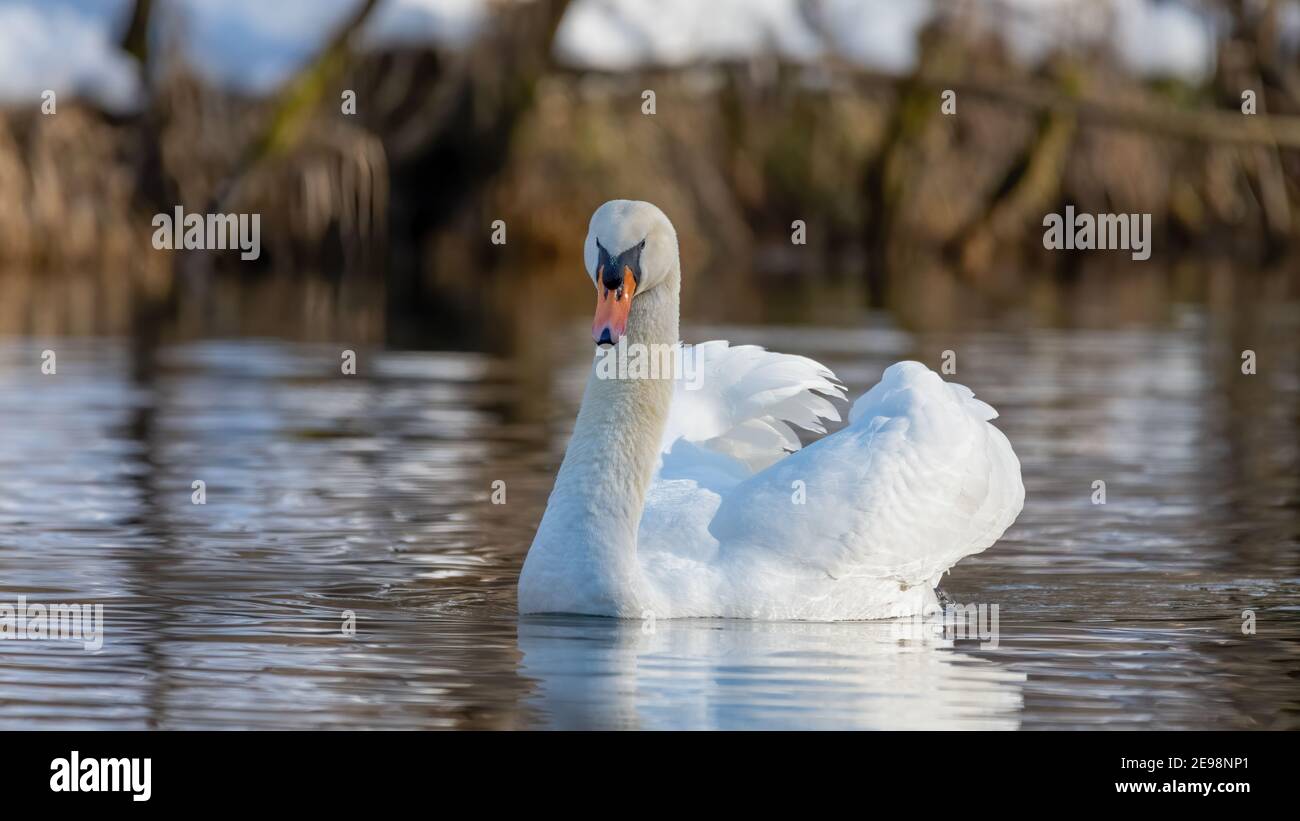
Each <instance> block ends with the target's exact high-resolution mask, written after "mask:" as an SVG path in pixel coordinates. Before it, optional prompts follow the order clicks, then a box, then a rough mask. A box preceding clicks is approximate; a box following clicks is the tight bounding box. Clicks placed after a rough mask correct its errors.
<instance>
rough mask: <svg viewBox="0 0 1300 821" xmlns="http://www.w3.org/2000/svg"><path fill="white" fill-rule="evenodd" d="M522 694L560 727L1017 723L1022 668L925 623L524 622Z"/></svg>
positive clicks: (988, 725) (857, 726)
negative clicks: (528, 683)
mask: <svg viewBox="0 0 1300 821" xmlns="http://www.w3.org/2000/svg"><path fill="white" fill-rule="evenodd" d="M519 650H520V652H521V654H522V660H521V662H520V672H521V673H522V675H524V676H525V677H527V678H530V679H533V680H534V681H535V682H536V685H535V689H534V691H533V693H532V694H531V696H530V697H529V699H528V704H529V706H530V707H531V708H533V709H535V710H536V711H537V712H538V713H539V716H538V718H539V720H540V722H541V723H542V725H543V726H546V727H550V728H554V729H574V730H578V729H656V730H673V729H720V730H740V729H882V730H902V729H1005V730H1013V729H1016V728H1017V727H1018V726H1019V724H1020V718H1019V716H1020V713H1021V710H1022V707H1023V699H1022V688H1023V686H1024V683H1025V678H1026V677H1025V675H1024V674H1023V673H1019V672H1015V671H1012V670H1008V669H1006V668H1005V667H1002V666H1000V665H998V664H996V663H994V662H991V661H988V660H987V659H984V658H978V657H976V656H974V655H971V654H970V653H966V652H962V651H960V650H958V649H957V648H956V647H955V644H954V642H953V641H952V640H951V639H948V638H945V637H944V636H943V634H942V632H941V631H940V630H938V628H937V627H936V626H935V625H933V624H931V625H925V626H924V627H923V628H922V629H919V630H918V629H916V627H915V626H914V625H912V624H910V623H908V624H900V623H896V622H836V623H814V622H749V621H738V620H712V619H681V620H662V619H661V620H659V621H657V622H654V623H653V624H652V623H650V622H638V621H625V620H617V619H603V618H591V617H581V616H530V617H525V618H522V619H520V621H519Z"/></svg>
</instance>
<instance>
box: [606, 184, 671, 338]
mask: <svg viewBox="0 0 1300 821" xmlns="http://www.w3.org/2000/svg"><path fill="white" fill-rule="evenodd" d="M583 258H584V261H585V262H586V264H587V275H588V276H590V277H591V280H592V282H594V283H595V284H596V318H595V320H593V321H592V323H591V337H592V339H594V340H595V342H596V344H597V345H606V344H609V345H613V344H617V343H618V340H619V339H620V338H622V337H623V336H624V335H625V334H626V333H627V323H628V316H629V315H630V314H631V312H632V300H633V299H635V298H638V297H641V296H642V295H644V294H645V293H647V292H648V291H650V290H652V289H654V288H655V287H657V286H659V285H662V284H664V283H665V282H669V281H670V280H671V279H672V276H673V274H674V273H675V272H676V271H677V265H678V262H677V231H675V230H674V229H673V224H672V223H671V222H669V221H668V217H666V216H664V212H663V211H660V210H659V209H658V208H656V207H655V206H653V205H651V204H650V203H648V202H639V201H637V200H610V201H609V202H607V203H605V204H604V205H602V206H600V207H599V208H597V209H596V213H594V214H592V215H591V225H590V227H589V228H588V229H587V242H586V245H585V247H584V248H583Z"/></svg>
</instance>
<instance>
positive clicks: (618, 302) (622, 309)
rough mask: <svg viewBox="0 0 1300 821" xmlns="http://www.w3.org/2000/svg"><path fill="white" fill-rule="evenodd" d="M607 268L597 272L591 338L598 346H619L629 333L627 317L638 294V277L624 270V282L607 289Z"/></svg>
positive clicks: (625, 268)
mask: <svg viewBox="0 0 1300 821" xmlns="http://www.w3.org/2000/svg"><path fill="white" fill-rule="evenodd" d="M604 273H605V267H604V266H603V265H602V266H601V268H600V270H599V271H597V272H596V318H595V319H594V320H592V323H591V338H592V339H593V340H595V342H596V344H597V345H617V344H618V341H619V340H620V339H622V338H623V336H624V335H625V334H626V333H627V315H628V313H629V312H630V311H631V310H632V295H633V294H635V293H636V276H635V275H634V274H633V273H632V269H631V268H628V267H624V268H623V277H622V282H621V283H620V284H619V285H618V287H616V288H614V289H612V290H611V289H609V288H606V287H605V278H604Z"/></svg>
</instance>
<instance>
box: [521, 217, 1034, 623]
mask: <svg viewBox="0 0 1300 821" xmlns="http://www.w3.org/2000/svg"><path fill="white" fill-rule="evenodd" d="M637 206H644V207H645V208H648V209H653V213H649V212H647V211H645V210H644V209H643V208H638V207H637ZM608 207H609V206H608V205H607V206H605V207H602V209H601V211H597V214H596V216H594V217H593V218H592V231H593V233H594V232H598V231H602V230H603V231H604V232H605V233H599V234H598V237H599V239H600V240H601V243H602V245H603V246H605V247H607V248H609V247H619V248H621V247H627V244H628V243H629V242H636V241H639V240H640V239H642V238H644V237H638V236H636V235H635V233H634V235H632V236H627V235H625V234H620V233H619V231H618V228H619V227H620V226H622V225H623V223H622V221H621V220H615V221H614V223H613V225H612V226H611V225H610V224H609V220H608V219H606V220H605V222H601V220H600V219H598V218H601V217H602V211H604V210H605V208H608ZM628 213H635V214H636V215H637V216H638V231H637V232H636V233H640V232H642V231H645V232H647V234H648V235H649V236H652V237H653V236H655V232H663V231H668V232H671V230H672V227H671V224H669V223H668V221H667V219H666V218H664V217H663V215H662V214H661V213H659V212H658V209H654V207H653V206H649V205H648V204H643V203H634V204H630V205H629V204H626V203H624V204H621V205H620V207H619V214H620V216H626V215H627V214H628ZM606 217H607V215H606ZM647 226H648V227H647ZM665 226H666V227H665ZM660 239H661V240H662V239H663V238H662V237H661V238H660ZM591 242H592V240H591V238H590V237H589V240H588V244H589V245H590V244H591ZM659 244H660V245H662V246H667V245H669V244H670V245H671V247H672V249H673V254H672V257H673V258H672V259H671V260H660V261H659V264H660V266H661V270H653V269H652V270H648V271H646V272H645V274H644V275H643V277H642V279H643V280H644V281H643V282H642V283H641V288H640V290H639V292H638V293H639V294H644V293H645V291H648V290H650V288H652V287H656V286H657V287H658V288H662V289H664V290H663V291H661V292H660V293H666V294H668V295H669V296H670V297H671V298H670V299H664V298H658V300H657V301H656V300H655V299H649V300H647V299H646V298H645V296H644V295H638V296H637V297H636V299H634V300H633V302H632V315H631V318H630V320H629V324H628V335H629V339H633V340H635V341H639V342H661V343H665V344H673V343H675V342H676V321H675V320H676V312H677V290H676V285H677V283H678V282H679V281H680V279H679V278H680V269H679V268H678V264H677V260H676V253H675V252H676V239H675V235H674V236H673V237H672V242H671V243H667V242H666V241H661V242H660V243H659ZM642 264H643V266H644V265H645V264H646V260H645V259H644V258H643V260H642ZM639 300H645V302H644V303H639ZM639 304H648V305H649V306H650V308H649V309H648V312H647V313H645V314H642V315H641V316H640V317H638V313H637V309H638V307H639ZM650 312H653V313H650ZM668 312H671V314H672V321H671V322H669V321H668V320H667V317H666V314H667V313H668ZM661 315H662V316H661ZM637 328H644V329H652V332H651V333H650V336H649V338H647V337H645V336H642V337H639V338H638V337H637V336H636V330H637ZM666 336H671V337H672V342H671V343H667V342H666V340H665V339H664V337H666ZM684 356H685V357H687V358H688V359H689V358H690V357H692V356H693V357H695V359H693V360H690V361H692V362H693V363H695V364H696V365H697V366H698V367H699V368H700V371H699V377H698V379H697V380H694V381H693V380H691V379H677V380H673V381H671V382H670V383H663V382H656V381H655V380H644V379H641V380H602V379H597V378H595V377H594V376H593V377H592V378H591V379H590V380H589V382H588V388H587V393H586V395H584V398H583V408H582V411H581V412H580V413H579V420H578V426H577V428H576V429H575V431H574V436H573V440H572V441H571V443H570V447H569V451H568V453H566V456H565V462H564V465H563V466H562V467H561V470H560V475H559V477H557V480H556V487H555V490H554V491H553V493H552V495H551V499H550V501H549V504H548V506H547V511H546V515H545V516H544V517H543V520H542V523H541V525H540V526H539V528H538V533H537V537H536V538H535V540H534V542H533V546H532V548H531V549H530V551H529V555H528V558H527V561H526V562H525V566H524V570H523V573H522V574H521V578H520V588H519V594H520V609H521V611H522V612H525V613H529V612H576V613H590V614H594V615H610V616H622V617H632V618H646V617H649V616H653V617H656V618H679V617H729V618H752V619H807V620H817V621H836V620H846V619H877V618H887V617H891V616H904V615H912V614H916V613H919V612H921V611H922V610H924V609H925V608H926V607H929V606H933V605H934V604H935V603H936V599H935V594H934V588H935V585H936V584H938V582H939V579H940V577H941V576H942V575H943V573H944V572H946V571H947V570H948V569H949V568H951V567H952V566H953V565H954V564H956V563H957V561H959V560H960V559H961V558H963V557H965V556H969V555H971V554H973V553H978V552H980V551H981V550H984V549H985V548H987V547H989V546H990V545H992V544H993V543H994V542H995V541H997V539H998V538H1000V537H1001V535H1002V534H1003V532H1004V531H1005V530H1006V529H1007V528H1008V527H1009V526H1010V525H1011V523H1012V522H1013V521H1015V518H1016V516H1017V515H1018V514H1019V512H1020V509H1021V507H1022V506H1023V503H1024V487H1023V485H1022V484H1021V479H1020V464H1019V462H1018V461H1017V459H1016V456H1015V453H1014V452H1013V451H1012V449H1011V445H1010V443H1009V442H1008V441H1007V439H1006V437H1005V436H1004V435H1003V434H1002V432H1001V431H999V430H998V429H997V428H996V427H994V426H993V425H992V424H990V420H992V419H994V418H996V416H997V414H996V412H995V411H994V410H993V409H992V408H991V407H990V406H989V405H987V404H985V403H984V402H982V401H980V400H978V399H976V398H975V397H974V394H973V393H972V392H971V391H970V390H969V389H968V388H966V387H964V386H962V385H956V384H951V383H946V382H944V381H943V380H942V379H941V378H940V377H939V376H938V374H936V373H934V372H933V371H931V370H929V369H928V368H926V367H925V366H924V365H922V364H920V363H917V362H900V363H897V364H895V365H892V366H890V367H889V368H888V369H887V370H886V371H885V372H884V374H883V375H882V377H881V379H880V382H879V384H877V385H876V386H875V387H873V388H872V389H871V390H869V391H867V392H866V393H865V394H863V395H862V396H861V397H860V398H858V400H857V401H856V402H854V403H853V407H852V409H851V411H850V413H849V423H848V425H847V426H846V427H844V428H843V429H842V430H840V431H837V432H836V433H834V434H832V435H829V436H823V437H822V438H821V439H819V440H817V441H815V442H813V443H812V444H811V445H809V446H808V447H806V448H800V441H799V438H798V436H797V435H796V434H795V432H794V430H793V429H792V427H791V426H796V427H800V428H803V429H805V430H808V431H811V432H815V433H824V432H825V427H824V421H825V420H836V421H838V419H839V415H838V413H837V411H836V409H835V407H834V405H833V404H832V403H831V401H830V400H831V399H832V398H834V399H843V398H844V394H843V390H842V389H841V387H840V386H839V383H838V382H837V381H836V380H835V377H834V375H833V374H832V373H831V372H830V370H829V369H827V368H826V367H824V366H823V365H820V364H819V363H817V362H814V361H813V360H811V359H807V358H805V357H800V356H790V355H784V354H777V353H771V352H768V351H765V350H763V349H762V348H758V347H754V346H738V347H729V346H728V345H727V343H726V342H707V343H704V344H702V345H697V346H694V349H693V350H691V349H688V350H686V351H685V352H684ZM692 385H694V386H695V387H696V389H691V387H692ZM642 474H644V475H642Z"/></svg>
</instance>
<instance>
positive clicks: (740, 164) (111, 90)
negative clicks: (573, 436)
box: [0, 0, 1300, 347]
mask: <svg viewBox="0 0 1300 821" xmlns="http://www.w3.org/2000/svg"><path fill="white" fill-rule="evenodd" d="M272 5H276V4H272ZM92 6H93V13H92V11H91V8H92ZM218 7H221V8H224V9H225V12H226V13H227V14H228V17H227V18H222V17H221V16H220V13H219V12H218V11H217V10H216V9H217V8H218ZM290 7H292V9H291V11H292V13H289V12H286V11H285V9H289V8H290ZM241 14H242V15H243V16H242V17H241V16H240V15H241ZM0 15H7V16H8V18H9V19H7V21H6V20H5V19H4V18H3V17H0V22H7V23H8V30H9V32H10V34H9V36H8V37H7V38H0V67H5V66H7V67H9V68H10V69H12V70H11V72H10V74H11V79H10V81H9V83H8V86H7V87H5V88H3V89H0V91H2V92H3V94H4V106H3V108H2V109H0V331H4V332H8V333H23V334H48V333H119V332H126V331H136V332H145V331H144V330H142V329H156V328H159V327H163V328H168V329H171V330H173V331H174V330H175V329H177V328H180V329H189V330H191V331H217V332H242V333H274V334H291V335H294V336H300V337H305V338H321V339H337V338H349V339H357V340H359V341H370V342H380V343H385V342H386V343H394V344H437V345H443V346H453V347H479V346H484V345H489V346H490V345H499V344H505V345H509V344H512V339H513V338H515V337H517V336H518V335H519V334H521V333H525V334H526V333H527V332H528V330H529V325H528V321H529V317H530V316H532V315H535V314H538V313H546V312H552V311H559V312H566V311H567V312H575V311H585V310H586V309H587V308H588V307H589V306H588V305H587V302H588V294H587V290H588V289H589V285H588V284H587V283H586V280H585V278H584V277H583V276H582V275H581V243H582V240H583V237H584V235H585V231H586V221H587V219H588V217H589V216H590V214H591V212H592V210H593V209H594V208H595V207H596V206H597V205H599V204H600V203H601V202H603V201H605V200H607V199H611V198H615V197H629V198H637V199H648V200H651V201H653V202H655V203H657V204H658V205H659V206H661V207H662V208H663V209H664V210H665V211H666V212H667V213H668V214H669V215H670V217H671V218H672V219H673V220H674V222H675V224H676V226H677V229H678V232H679V234H680V236H681V241H682V249H683V259H684V267H685V270H686V275H687V280H686V288H685V294H684V298H685V304H686V310H687V312H688V313H689V314H691V315H692V316H694V317H696V318H699V319H703V320H718V321H724V320H728V321H748V320H753V319H758V320H769V321H770V320H798V319H808V318H809V317H815V318H816V319H817V321H820V322H834V321H836V319H837V317H849V316H852V315H853V313H854V312H855V311H860V310H861V309H862V308H864V307H868V306H869V307H884V308H888V309H890V310H892V311H893V312H895V313H896V314H897V315H898V316H899V317H900V319H901V320H902V321H903V322H904V323H906V324H908V325H913V326H918V327H936V326H937V327H948V326H952V325H959V324H961V323H962V322H963V320H964V318H965V317H967V316H968V315H972V314H977V313H978V314H983V313H986V312H988V311H992V312H995V313H1001V314H1003V315H1006V314H1012V315H1023V314H1025V313H1029V314H1032V315H1033V316H1035V317H1039V318H1041V319H1044V320H1045V321H1048V322H1089V321H1094V320H1095V321H1109V320H1113V319H1114V318H1115V317H1116V316H1119V317H1124V316H1130V315H1131V316H1134V317H1148V318H1149V316H1151V315H1153V314H1159V313H1160V312H1161V311H1163V310H1165V309H1166V308H1167V306H1168V305H1170V304H1171V303H1173V302H1175V301H1178V300H1181V299H1189V298H1190V299H1206V300H1215V299H1217V300H1227V301H1239V300H1243V299H1245V300H1251V301H1264V302H1268V301H1276V300H1294V299H1295V298H1296V294H1297V281H1298V280H1300V276H1298V275H1297V271H1300V261H1298V260H1297V255H1296V254H1295V253H1294V249H1295V247H1296V240H1297V238H1298V237H1300V56H1298V55H1300V3H1298V2H1295V0H1110V2H1106V1H1103V0H1086V2H1085V1H1079V2H1076V1H1075V0H1042V2H1030V1H1029V0H1001V1H999V0H983V1H982V2H959V1H958V0H950V1H949V2H940V1H939V0H936V1H935V2H921V1H920V0H918V2H900V3H885V2H873V1H870V0H862V1H861V2H837V1H836V0H771V2H756V3H751V4H746V3H734V2H731V3H718V4H697V3H684V2H665V3H651V2H648V0H647V2H638V1H637V0H572V1H571V2H565V0H532V1H531V2H526V1H520V2H487V0H484V1H483V2H476V0H456V1H455V2H438V0H346V1H345V0H331V1H330V2H323V3H311V4H306V5H305V6H304V4H301V3H298V4H294V3H286V4H284V7H283V8H279V9H271V8H269V7H267V8H264V9H260V8H259V7H257V4H247V3H243V2H236V3H231V4H218V6H207V7H205V6H203V5H201V4H197V3H195V2H192V1H191V0H119V1H118V2H108V3H103V4H86V3H80V2H75V0H68V2H54V3H48V4H45V3H42V4H39V5H30V4H23V3H18V4H16V5H11V6H9V7H8V8H7V10H5V11H3V12H0ZM259 15H262V16H261V17H259ZM277 15H278V16H277ZM420 15H424V16H423V17H421V16H420ZM457 15H459V16H457ZM257 19H261V20H271V22H272V23H276V21H278V23H277V24H278V25H280V26H281V30H280V32H279V34H280V35H281V41H283V42H288V43H291V44H293V48H289V47H285V48H284V49H283V51H284V54H282V55H279V56H280V57H281V58H282V59H281V60H280V63H279V65H280V66H281V67H280V68H279V69H278V70H276V71H263V70H261V68H260V66H261V64H260V63H258V62H257V60H258V59H261V58H262V57H265V56H266V55H265V54H260V53H259V52H260V51H274V49H273V48H262V44H261V43H260V42H259V41H258V40H257V39H256V37H255V36H254V35H255V34H256V32H252V31H251V30H247V29H246V26H247V25H248V22H249V21H250V20H257ZM78 21H80V22H78ZM416 21H420V25H416ZM83 23H84V24H85V25H84V26H83V25H82V24H83ZM24 26H26V28H24ZM79 26H80V28H79ZM83 29H86V31H87V32H88V33H85V39H84V40H83V39H80V37H81V35H80V34H77V33H78V32H83ZM15 32H16V33H15ZM74 34H76V35H77V36H74ZM37 35H41V36H44V38H45V39H44V40H41V39H40V37H39V36H37ZM290 35H296V36H290ZM39 42H44V43H45V50H46V51H47V52H53V54H52V55H51V54H46V55H44V56H42V55H41V54H39V53H37V51H38V50H39ZM277 42H279V41H277ZM223 50H224V51H223ZM88 55H97V56H96V57H95V59H98V60H99V61H100V62H99V63H96V62H95V61H94V60H92V59H90V57H89V56H88ZM42 60H44V62H42ZM51 61H54V62H53V63H51ZM50 64H54V65H58V66H68V65H73V64H75V65H79V66H82V71H81V73H80V74H77V73H75V72H73V73H66V72H65V73H62V74H61V73H59V72H57V71H52V70H51V71H46V70H45V69H43V66H45V65H50ZM213 65H216V66H218V70H214V69H213V68H212V66H213ZM223 66H224V68H222V67H223ZM241 68H243V69H246V72H245V74H246V75H247V74H252V75H255V77H254V79H253V80H252V81H249V78H248V76H243V77H242V78H241V77H240V74H239V69H241ZM13 76H17V77H18V78H19V80H20V81H21V82H19V81H15V80H13ZM24 77H25V78H26V79H25V81H22V80H23V78H24ZM232 78H234V79H232ZM56 81H57V82H56ZM59 83H61V84H62V86H61V87H59V88H58V98H57V112H56V113H54V114H49V113H45V112H43V111H42V98H41V91H42V90H43V89H45V88H53V87H55V86H58V84H59ZM1247 89H1249V90H1251V91H1252V92H1254V95H1255V105H1256V111H1257V113H1255V114H1253V115H1246V114H1243V113H1242V94H1243V91H1244V90H1247ZM646 90H651V91H653V92H654V95H655V99H654V103H655V111H654V113H653V114H647V113H644V111H643V106H644V105H645V102H644V100H645V98H644V96H643V93H644V92H645V91H646ZM945 90H953V91H955V92H956V95H957V96H956V105H957V113H956V115H955V116H946V115H944V114H942V113H941V111H940V102H941V97H940V95H941V94H942V93H943V92H944V91H945ZM347 91H352V92H354V93H355V100H356V107H355V114H351V113H346V112H345V111H344V106H343V104H342V103H343V100H344V96H345V92H347ZM1067 204H1073V205H1074V206H1075V207H1076V209H1077V210H1079V211H1082V212H1091V213H1098V212H1119V213H1130V212H1139V213H1150V214H1152V222H1153V226H1154V234H1155V236H1154V241H1153V254H1152V257H1151V259H1150V260H1149V261H1146V262H1133V261H1131V260H1130V259H1129V256H1128V254H1127V253H1124V252H1105V251H1094V252H1086V253H1085V252H1075V253H1064V252H1048V251H1044V250H1043V247H1042V232H1043V228H1042V219H1043V216H1044V215H1045V214H1047V213H1051V212H1057V213H1059V212H1061V211H1062V210H1063V209H1064V207H1065V206H1066V205H1067ZM176 205H181V206H183V207H184V208H185V209H186V211H189V212H217V211H220V212H255V213H260V214H261V218H262V232H261V240H262V255H261V257H260V259H258V260H256V261H255V262H245V261H241V260H240V259H239V257H238V253H237V252H172V251H157V250H154V249H153V248H152V247H151V245H150V237H151V236H152V231H153V229H152V227H151V226H150V219H151V218H152V216H153V215H154V214H156V213H160V212H164V213H171V212H172V210H173V208H174V207H175V206H176ZM495 220H503V221H504V222H505V224H506V226H507V236H508V241H507V243H506V244H505V245H494V244H492V242H491V234H492V228H491V226H492V223H493V221H495ZM795 220H802V221H804V223H805V224H806V226H807V229H806V231H807V245H803V246H800V245H794V244H792V243H791V241H790V235H791V225H792V223H793V222H794V221H795ZM706 274H707V279H706V276H705V275H706ZM1080 294H1092V295H1097V294H1101V295H1104V298H1103V299H1100V300H1097V299H1081V298H1080ZM1096 305H1100V306H1101V307H1095V306H1096ZM521 308H523V309H526V310H523V311H521V310H520V309H521ZM1087 311H1092V312H1093V315H1092V316H1089V315H1088V314H1086V312H1087ZM502 315H508V316H509V320H508V321H502V319H501V317H502Z"/></svg>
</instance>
